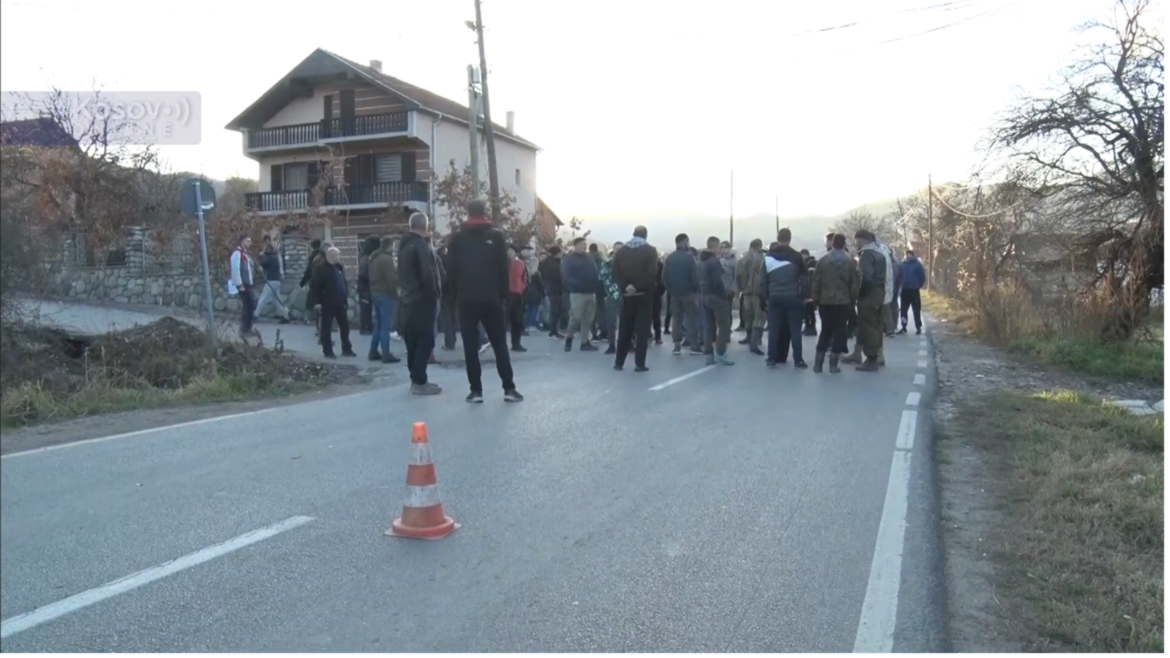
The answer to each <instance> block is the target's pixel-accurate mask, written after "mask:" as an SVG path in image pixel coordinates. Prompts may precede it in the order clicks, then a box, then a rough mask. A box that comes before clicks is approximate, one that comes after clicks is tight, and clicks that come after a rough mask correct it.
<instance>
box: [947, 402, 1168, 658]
mask: <svg viewBox="0 0 1170 658" xmlns="http://www.w3.org/2000/svg"><path fill="white" fill-rule="evenodd" d="M957 421H958V422H959V423H960V424H961V426H962V428H963V430H964V433H966V434H967V435H968V436H971V437H972V438H973V441H974V443H975V444H976V445H981V446H982V447H983V448H985V449H987V450H988V451H989V452H992V453H994V454H995V455H997V456H999V457H1002V458H1003V459H1001V460H997V461H996V462H995V463H996V465H997V466H998V469H997V470H998V476H999V480H1000V482H999V486H998V493H999V494H1000V499H1001V501H1002V503H1003V505H1004V512H1005V513H1004V514H1003V515H1002V517H1001V518H1002V521H1001V527H999V528H997V530H996V533H995V535H996V536H995V537H994V549H995V553H994V555H995V559H996V564H997V580H998V591H999V592H1000V594H1001V596H1003V597H1006V598H1007V600H1008V601H1009V603H1008V606H1009V608H1011V607H1015V606H1016V605H1017V604H1022V608H1021V609H1020V610H1019V611H1018V612H1020V613H1021V614H1014V613H1015V612H1017V611H1013V616H1014V617H1016V618H1017V619H1021V620H1027V621H1021V624H1023V629H1022V630H1023V631H1024V635H1025V637H1024V638H1022V639H1023V640H1024V642H1025V645H1030V646H1028V647H1027V648H1030V649H1038V650H1048V651H1090V652H1117V651H1137V652H1161V651H1163V647H1164V645H1163V619H1164V610H1163V594H1164V583H1163V573H1164V571H1163V564H1164V513H1163V508H1164V505H1163V492H1164V482H1165V481H1164V465H1163V433H1164V421H1163V419H1162V417H1160V416H1144V417H1139V416H1134V415H1132V414H1130V413H1128V412H1126V411H1124V410H1122V409H1117V408H1114V407H1111V406H1108V405H1104V404H1102V403H1100V402H1095V401H1093V400H1091V399H1088V398H1085V397H1082V396H1080V395H1079V394H1076V393H1070V392H1053V393H1046V394H1041V395H1026V394H1022V393H999V394H996V395H993V396H991V397H988V398H985V399H982V400H979V401H977V402H974V403H971V404H969V405H967V406H966V407H965V408H963V409H962V410H960V413H959V416H958V417H957Z"/></svg>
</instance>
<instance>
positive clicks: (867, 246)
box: [231, 200, 926, 403]
mask: <svg viewBox="0 0 1170 658" xmlns="http://www.w3.org/2000/svg"><path fill="white" fill-rule="evenodd" d="M467 215H468V219H467V220H466V221H465V222H464V223H463V225H462V226H461V227H460V229H459V230H457V231H455V232H454V233H452V234H451V235H450V236H448V238H447V239H446V240H444V241H443V243H442V244H439V245H435V244H432V240H431V237H430V235H431V234H430V228H431V227H430V225H429V218H428V217H427V216H426V215H425V214H424V213H417V212H416V213H413V214H412V215H411V216H410V218H409V220H408V228H409V232H408V233H407V234H406V235H405V236H404V237H402V238H401V239H400V240H397V241H395V240H394V239H392V238H389V237H387V238H382V239H380V240H379V239H376V238H375V239H370V240H367V243H366V244H365V245H364V246H363V248H362V258H361V260H360V266H359V274H358V277H357V290H356V292H357V296H358V300H359V304H360V305H361V309H360V310H359V323H360V324H361V328H362V329H363V331H362V333H364V334H369V335H370V336H371V338H370V346H369V358H370V359H371V360H378V361H382V362H384V363H399V362H400V361H401V359H400V358H399V357H397V356H395V355H394V354H392V353H391V334H392V333H397V334H398V335H399V336H400V337H401V340H402V341H403V342H404V343H405V347H406V354H405V359H406V366H407V368H408V370H409V372H410V380H411V392H412V393H414V394H416V395H437V394H439V393H441V392H442V389H441V388H440V387H439V386H438V385H436V384H434V383H433V382H431V381H430V380H429V379H428V376H427V367H428V366H429V365H431V364H433V363H435V362H436V359H435V356H434V351H435V348H436V336H437V335H438V334H440V333H441V334H442V335H443V337H444V340H443V345H442V348H443V349H445V350H453V349H455V336H456V334H459V336H460V338H461V340H462V344H463V353H464V359H465V362H466V370H467V378H468V384H469V387H470V389H471V390H470V393H469V394H468V396H467V401H468V402H473V403H479V402H482V401H483V381H482V368H481V365H480V361H479V355H480V354H481V353H482V352H483V351H486V350H487V349H491V350H492V351H493V352H494V354H495V362H496V370H497V373H498V375H499V377H500V382H501V385H502V387H503V389H504V399H505V400H506V401H510V402H519V401H522V400H523V399H524V396H523V395H521V394H520V392H519V391H518V390H517V388H516V384H515V381H514V373H513V369H512V364H511V357H510V352H524V351H527V348H526V347H525V346H524V344H523V339H524V337H526V336H532V335H536V332H543V333H545V334H546V335H547V336H548V337H549V338H551V339H554V340H560V341H563V342H564V350H565V351H566V352H570V351H572V350H574V349H577V350H580V351H582V352H597V351H600V348H599V347H598V344H599V343H606V344H607V348H606V350H605V354H607V355H612V356H613V358H614V361H613V367H614V369H615V370H623V369H624V368H625V365H626V361H627V358H628V357H629V355H630V352H631V351H632V352H633V357H634V371H635V372H646V371H648V370H649V367H648V366H647V361H646V357H647V352H648V351H649V346H650V344H651V342H653V343H654V344H655V345H661V344H662V343H663V336H664V335H666V336H669V337H670V339H671V342H672V343H673V348H672V350H671V354H673V355H682V354H684V353H688V354H694V355H701V356H704V357H705V359H706V363H707V364H708V365H712V366H731V365H734V364H735V362H734V361H733V360H732V359H731V358H730V356H729V354H728V346H729V344H730V342H731V340H732V333H733V329H732V323H733V317H732V316H733V309H735V308H736V307H737V306H738V310H739V326H738V327H737V328H736V331H741V332H743V333H744V334H745V336H744V337H743V339H742V340H739V341H738V342H739V344H741V345H746V346H747V348H748V351H749V353H751V354H754V355H758V356H762V357H764V362H765V364H766V365H767V367H769V368H775V367H777V366H778V365H781V364H785V363H787V362H788V357H789V355H790V354H791V357H792V363H793V365H794V367H795V368H799V369H804V368H808V365H807V363H806V362H805V360H804V345H803V339H802V337H803V336H811V337H816V338H817V340H816V342H815V357H814V360H813V370H814V372H818V373H819V372H822V371H823V369H824V366H825V363H826V360H827V361H828V367H829V372H831V373H837V372H840V371H841V368H840V365H841V364H842V363H845V364H855V365H856V367H857V370H859V371H863V372H866V371H869V372H872V371H876V370H878V369H880V368H881V367H882V366H884V365H885V355H884V351H883V341H884V339H885V338H891V337H894V336H896V335H898V334H900V333H906V332H907V331H908V324H909V317H910V314H911V313H912V314H913V318H914V325H915V330H916V332H917V333H921V332H922V316H921V298H920V290H921V289H922V287H923V286H924V285H925V284H926V271H925V268H923V266H922V264H921V263H920V262H919V261H918V259H917V258H916V257H915V255H914V253H913V251H910V250H907V251H906V254H905V258H904V259H903V260H902V261H901V262H900V263H899V262H895V257H894V254H893V251H892V250H891V248H890V247H889V246H887V245H885V244H883V243H882V242H881V241H879V240H878V238H877V236H875V235H874V234H873V233H872V232H870V231H867V230H859V231H857V232H856V233H855V234H854V235H853V236H852V240H853V247H854V248H853V250H852V251H850V250H849V244H848V243H849V236H846V235H844V234H835V233H830V234H828V235H827V236H825V253H824V254H823V255H822V256H821V257H820V258H819V259H818V258H816V257H815V256H813V255H812V254H810V253H809V252H808V250H801V251H797V250H795V249H794V248H793V247H792V233H791V231H789V230H788V229H786V228H785V229H780V231H779V232H778V233H777V236H776V240H775V241H774V242H772V243H771V244H770V245H769V246H768V248H767V250H765V249H764V244H763V241H762V240H759V239H757V240H753V241H752V242H751V244H750V246H749V249H748V251H747V252H746V253H745V254H743V255H742V256H737V255H736V253H735V251H734V249H733V248H732V245H731V244H730V243H728V242H726V241H721V240H720V239H719V238H718V237H714V236H712V237H709V238H707V240H706V243H705V246H704V248H703V249H701V250H699V249H696V248H695V247H693V246H691V244H690V237H689V236H687V235H686V234H680V235H678V236H676V237H675V241H674V242H675V244H674V250H673V251H672V252H671V253H670V254H669V255H666V256H665V257H660V255H659V252H658V250H657V249H656V248H655V247H653V246H652V245H651V244H650V243H649V242H647V230H646V227H644V226H639V227H637V228H635V229H634V232H633V235H632V237H631V238H630V239H629V240H627V241H625V242H619V243H616V244H614V245H613V248H612V249H611V250H610V251H609V253H608V254H603V253H602V251H601V250H600V249H599V247H598V245H597V244H588V243H587V240H586V239H585V238H584V237H579V238H575V239H574V240H573V242H572V246H571V251H569V252H568V253H567V254H563V253H562V251H561V248H560V247H558V246H553V247H551V248H550V249H549V250H548V251H547V253H545V254H542V255H540V256H539V257H538V258H534V257H533V254H532V250H531V249H530V248H529V246H528V245H518V246H517V245H509V244H508V240H507V236H506V235H505V234H504V233H503V232H502V231H501V230H499V229H498V228H497V227H495V226H493V225H492V223H491V222H490V221H489V220H488V219H487V216H488V206H487V203H486V202H485V201H482V200H476V201H473V202H472V203H471V204H469V205H468V208H467ZM250 243H251V240H250V239H248V238H244V239H241V243H240V247H239V248H238V249H237V250H236V251H235V252H234V253H233V254H232V258H231V269H232V285H233V286H234V287H235V288H236V289H237V290H239V291H240V294H241V297H242V298H244V299H245V303H244V304H243V306H244V314H243V321H242V324H241V335H242V336H243V335H251V334H253V333H254V328H253V327H252V322H253V318H254V310H255V309H254V305H255V301H253V300H254V296H253V292H252V291H253V289H254V286H253V280H252V278H253V277H252V266H251V262H250V256H248V248H249V247H250ZM273 254H274V249H273V247H272V245H271V244H270V243H268V242H266V244H265V249H264V252H263V255H262V257H261V269H262V270H263V272H264V277H265V281H266V283H265V287H264V291H263V293H262V295H261V302H262V304H265V305H269V306H271V305H272V300H273V298H274V299H275V302H276V303H277V304H279V308H278V309H277V313H278V316H279V317H280V318H281V321H282V322H287V321H288V317H289V316H288V309H286V308H284V306H283V304H282V303H280V297H279V294H277V292H278V289H277V288H278V286H279V281H280V280H283V275H284V273H283V267H280V268H279V271H278V269H277V265H278V263H279V258H274V257H273ZM340 255H341V254H340V251H339V250H338V249H337V248H336V247H334V246H332V245H329V244H321V243H319V242H316V241H315V242H314V244H313V253H312V254H311V255H310V259H309V263H308V265H307V266H306V268H305V272H304V275H303V276H302V278H301V285H302V287H306V288H307V291H308V292H307V302H306V304H307V307H308V308H309V309H311V310H312V311H314V313H315V315H316V317H317V325H318V327H317V330H318V337H319V342H320V344H321V347H322V350H323V352H324V354H325V356H326V357H330V358H334V357H335V353H334V349H333V340H332V333H333V329H332V328H333V325H334V323H336V324H337V325H338V330H339V333H340V338H341V354H342V355H343V356H348V357H356V356H357V353H356V352H354V350H353V345H352V343H351V341H350V330H349V318H348V305H349V297H350V295H349V288H348V285H349V284H348V282H347V278H346V273H345V269H344V267H343V265H342V264H341V262H340ZM276 277H280V278H276ZM274 280H275V281H276V282H277V288H273V289H271V291H270V290H269V286H270V285H271V284H272V282H273V281H274ZM663 311H665V321H663V318H662V315H663ZM899 311H900V312H899ZM899 315H900V318H901V328H900V329H899V328H898V318H899ZM818 319H819V324H820V329H819V331H818V328H817V325H818ZM765 336H767V349H766V350H765V349H764V345H763V340H764V337H765ZM849 341H854V346H853V349H852V351H850V349H849Z"/></svg>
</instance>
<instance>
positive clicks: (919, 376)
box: [914, 373, 926, 386]
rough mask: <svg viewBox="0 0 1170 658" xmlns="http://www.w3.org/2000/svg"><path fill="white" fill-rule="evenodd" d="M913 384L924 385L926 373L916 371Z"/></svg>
mask: <svg viewBox="0 0 1170 658" xmlns="http://www.w3.org/2000/svg"><path fill="white" fill-rule="evenodd" d="M914 385H915V386H926V375H924V374H922V373H918V374H917V375H914Z"/></svg>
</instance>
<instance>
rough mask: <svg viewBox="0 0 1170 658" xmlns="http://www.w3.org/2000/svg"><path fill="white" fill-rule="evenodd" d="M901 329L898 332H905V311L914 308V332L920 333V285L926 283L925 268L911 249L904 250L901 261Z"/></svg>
mask: <svg viewBox="0 0 1170 658" xmlns="http://www.w3.org/2000/svg"><path fill="white" fill-rule="evenodd" d="M901 267H902V329H901V331H899V332H898V333H903V334H904V333H906V324H907V311H909V310H911V309H913V310H914V327H915V329H916V331H915V332H914V333H916V334H921V333H922V286H924V285H926V268H924V267H923V266H922V262H921V261H919V260H918V257H917V256H915V255H914V251H913V250H912V249H907V250H906V260H904V261H902V266H901Z"/></svg>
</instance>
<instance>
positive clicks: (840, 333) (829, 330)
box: [812, 234, 861, 373]
mask: <svg viewBox="0 0 1170 658" xmlns="http://www.w3.org/2000/svg"><path fill="white" fill-rule="evenodd" d="M832 245H833V248H832V249H831V250H829V253H827V254H825V255H824V256H822V257H821V260H820V262H819V263H818V264H817V269H816V270H814V271H813V275H812V298H813V301H815V302H816V305H817V308H818V310H819V311H820V313H821V335H820V338H818V339H817V356H816V361H815V362H814V363H813V372H821V371H822V370H823V369H824V366H825V354H826V353H828V354H829V372H831V373H839V372H841V368H840V367H839V366H838V364H839V363H840V362H841V355H843V354H846V353H848V351H849V349H848V344H847V341H846V338H845V334H846V327H845V325H846V321H847V318H848V316H849V309H850V308H856V306H857V288H858V286H859V285H860V284H861V279H860V277H859V275H858V273H857V263H855V262H853V259H852V258H851V257H850V256H849V253H848V252H846V251H845V235H844V234H837V235H834V236H833V242H832Z"/></svg>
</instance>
